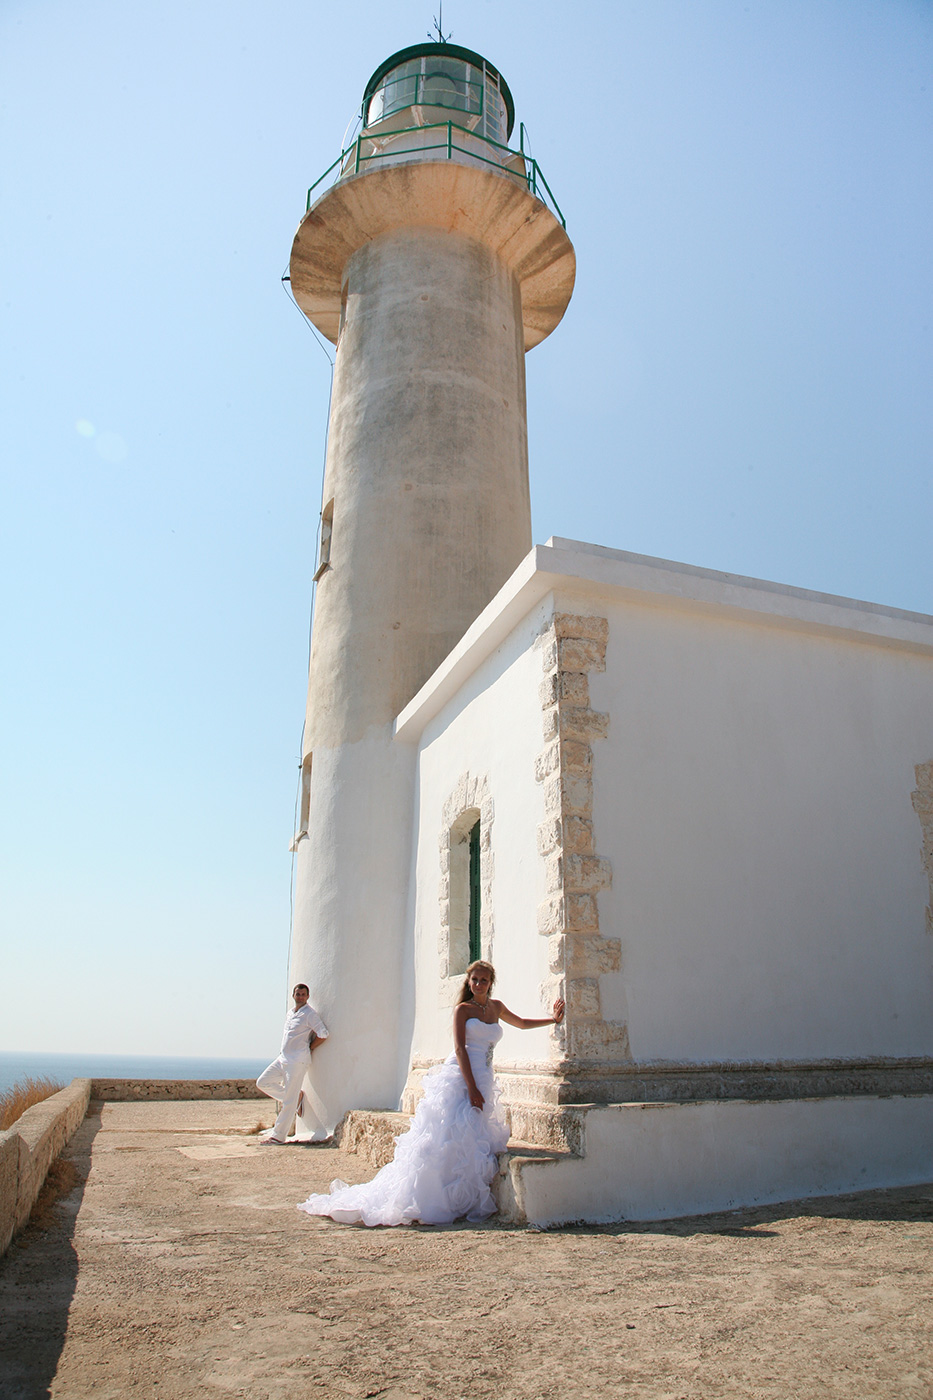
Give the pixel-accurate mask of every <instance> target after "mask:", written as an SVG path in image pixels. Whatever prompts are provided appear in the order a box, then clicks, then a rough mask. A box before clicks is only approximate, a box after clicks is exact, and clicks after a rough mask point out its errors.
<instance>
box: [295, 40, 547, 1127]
mask: <svg viewBox="0 0 933 1400" xmlns="http://www.w3.org/2000/svg"><path fill="white" fill-rule="evenodd" d="M513 124H514V107H513V102H512V97H511V94H510V92H509V89H508V87H507V85H506V83H505V81H504V80H503V79H502V77H501V76H500V74H499V73H498V72H497V71H496V69H495V68H493V67H492V65H491V64H490V63H488V62H487V61H486V60H485V59H484V58H483V57H481V55H479V54H477V53H473V52H471V51H470V50H469V49H464V48H460V47H458V46H456V45H453V44H448V43H443V42H441V43H424V44H419V45H416V46H415V47H413V48H409V49H404V50H402V51H401V52H400V53H397V54H394V55H393V56H392V57H391V58H389V59H387V60H386V61H385V62H384V63H383V64H381V65H380V67H379V68H378V69H377V70H376V72H375V73H374V74H373V76H372V77H371V78H370V80H369V82H368V83H367V85H366V90H365V93H364V96H363V108H362V128H361V132H360V135H359V136H358V138H357V139H356V140H355V141H354V142H353V144H352V145H351V146H350V147H349V148H348V149H347V150H345V151H343V152H342V153H341V156H340V158H339V159H338V161H337V162H335V165H334V166H333V167H332V168H331V170H330V171H329V172H327V175H325V176H324V177H322V180H321V181H319V182H318V185H317V186H315V187H312V190H311V191H310V192H309V197H308V198H309V205H308V211H307V213H306V215H305V217H304V218H303V219H302V221H301V224H300V225H299V228H298V232H297V234H296V235H295V241H294V245H293V247H292V255H291V269H290V271H291V287H292V292H293V293H294V296H295V298H296V300H297V302H298V305H299V306H300V307H301V309H302V311H303V312H304V313H305V315H306V316H307V317H308V318H309V320H311V321H312V322H313V324H314V325H315V326H316V327H317V328H318V330H319V331H320V332H321V333H322V334H323V335H324V336H326V337H327V338H328V339H329V340H330V341H332V342H333V343H334V344H335V345H336V347H337V351H336V361H335V366H334V384H333V395H332V400H331V410H330V427H329V436H328V448H327V459H326V466H325V475H324V492H323V502H322V511H321V547H320V555H319V558H318V560H317V561H316V572H315V578H316V580H317V594H316V600H315V615H314V630H313V636H312V646H311V664H310V678H309V686H308V706H307V716H306V723H305V731H304V753H303V757H302V774H303V785H302V799H301V822H300V829H299V832H298V833H297V834H296V845H295V850H296V862H297V864H296V886H295V888H296V897H295V915H294V933H293V940H292V965H291V977H292V981H293V982H294V981H298V980H301V981H306V982H308V984H309V985H310V987H311V991H312V1001H313V1002H314V1003H315V1005H317V1006H318V1008H319V1009H320V1011H321V1013H322V1015H323V1017H324V1019H325V1021H326V1022H327V1024H328V1027H329V1029H330V1032H331V1035H330V1039H329V1041H328V1042H327V1044H326V1045H324V1046H322V1047H321V1049H320V1051H319V1052H318V1054H317V1055H316V1057H315V1065H314V1075H313V1086H311V1085H310V1084H309V1085H306V1086H305V1087H306V1104H307V1109H306V1111H305V1116H304V1117H303V1119H302V1121H301V1122H300V1124H299V1131H304V1132H309V1131H320V1130H321V1129H324V1130H327V1131H330V1130H332V1129H333V1127H334V1124H335V1123H336V1122H337V1121H338V1120H339V1118H340V1117H341V1116H342V1114H343V1113H344V1112H345V1111H346V1110H347V1109H348V1108H352V1107H368V1108H394V1107H395V1106H396V1104H397V1102H398V1097H399V1093H400V1091H401V1087H402V1085H403V1083H404V1080H405V1074H406V1071H407V1061H408V1048H409V1036H410V1024H411V1016H412V1011H413V996H414V991H413V976H412V969H411V967H410V965H409V964H410V958H411V949H410V935H409V932H408V922H409V916H408V890H409V878H410V866H411V861H412V855H411V851H412V845H411V827H412V819H413V812H412V804H413V791H414V783H413V777H414V755H413V752H412V751H411V749H410V748H409V747H408V746H407V745H405V744H404V743H402V742H400V741H398V740H396V739H395V737H394V721H395V717H396V715H397V714H398V713H399V711H400V710H401V709H403V707H404V706H405V705H406V704H407V703H408V701H409V700H410V699H411V698H412V696H413V695H414V694H415V693H416V692H417V691H418V689H419V688H420V687H421V686H422V685H423V684H424V682H425V681H426V680H427V679H428V677H429V676H430V675H431V674H432V672H433V671H434V670H435V669H436V668H437V666H438V665H439V664H440V663H441V662H442V661H443V660H444V658H445V656H446V655H447V653H448V652H449V651H450V649H451V648H452V647H453V646H454V645H455V644H456V642H457V641H458V640H459V639H460V637H461V636H462V635H463V633H464V632H465V630H466V629H467V627H469V625H470V623H471V622H472V621H473V620H474V619H475V618H476V617H477V616H478V614H479V613H480V612H481V611H482V609H483V608H484V607H485V605H486V604H487V603H488V602H489V600H490V599H491V598H492V597H493V595H494V594H495V593H496V591H497V590H498V589H499V588H500V587H501V585H502V584H503V583H504V582H505V580H506V579H507V578H508V577H509V575H510V574H511V573H512V571H513V570H514V569H515V568H516V566H517V565H518V564H519V563H520V561H521V560H522V558H523V557H524V556H525V554H526V553H527V552H528V550H529V549H530V547H531V513H530V504H529V493H528V453H527V429H526V416H525V368H524V355H525V351H526V350H528V349H530V348H531V347H533V346H535V345H537V344H538V343H539V342H540V341H541V340H543V339H544V338H545V336H547V335H548V334H550V332H551V331H552V330H553V329H554V327H555V326H556V325H557V323H558V321H559V320H560V318H561V316H562V315H563V313H564V311H565V309H566V307H567V303H568V301H569V299H570V294H571V291H572V288H573V278H574V254H573V248H572V246H571V243H570V240H569V239H568V237H567V234H566V232H565V229H564V225H563V220H562V218H561V216H560V212H559V210H558V209H557V207H556V205H555V204H554V201H553V198H552V197H551V195H550V191H549V190H548V187H547V185H546V184H545V183H544V181H543V177H542V176H541V173H540V171H539V169H538V167H537V164H536V163H535V162H534V161H532V160H531V159H530V158H528V157H527V156H526V155H525V154H524V152H523V151H522V150H521V149H518V150H515V149H511V148H510V145H509V139H510V137H511V134H512V128H513ZM328 177H333V183H332V184H331V185H330V187H329V188H326V184H327V179H328ZM320 191H323V193H321V192H320Z"/></svg>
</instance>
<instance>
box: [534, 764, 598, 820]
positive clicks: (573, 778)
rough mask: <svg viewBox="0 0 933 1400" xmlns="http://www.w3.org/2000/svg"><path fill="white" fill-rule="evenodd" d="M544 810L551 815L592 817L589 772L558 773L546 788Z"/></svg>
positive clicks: (591, 784)
mask: <svg viewBox="0 0 933 1400" xmlns="http://www.w3.org/2000/svg"><path fill="white" fill-rule="evenodd" d="M544 810H545V813H546V814H547V816H549V817H558V816H566V817H587V818H589V817H592V815H593V780H592V778H591V777H590V776H589V774H588V773H564V774H560V775H558V776H557V777H556V778H555V779H554V780H553V781H552V782H549V783H548V784H547V786H546V787H545V789H544Z"/></svg>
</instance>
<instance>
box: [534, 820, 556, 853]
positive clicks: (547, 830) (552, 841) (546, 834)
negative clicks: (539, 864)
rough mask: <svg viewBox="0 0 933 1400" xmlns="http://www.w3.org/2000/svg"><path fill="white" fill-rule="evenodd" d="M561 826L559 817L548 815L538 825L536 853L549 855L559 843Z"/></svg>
mask: <svg viewBox="0 0 933 1400" xmlns="http://www.w3.org/2000/svg"><path fill="white" fill-rule="evenodd" d="M561 835H562V826H561V820H560V817H550V818H549V819H548V820H547V821H546V822H541V824H540V825H539V827H538V831H537V837H538V855H539V856H546V855H550V853H551V851H554V850H556V849H557V847H558V846H559V845H561Z"/></svg>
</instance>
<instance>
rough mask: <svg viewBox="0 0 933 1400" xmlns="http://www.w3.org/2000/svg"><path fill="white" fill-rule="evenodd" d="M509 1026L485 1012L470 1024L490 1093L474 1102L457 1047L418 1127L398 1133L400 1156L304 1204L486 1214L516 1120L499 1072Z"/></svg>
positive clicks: (426, 1216)
mask: <svg viewBox="0 0 933 1400" xmlns="http://www.w3.org/2000/svg"><path fill="white" fill-rule="evenodd" d="M501 1038H502V1027H501V1026H500V1025H498V1024H497V1023H492V1024H487V1023H486V1022H485V1021H482V1020H480V1019H479V1017H477V1016H474V1017H471V1018H470V1020H468V1021H467V1023H466V1049H467V1054H468V1055H469V1057H470V1065H471V1067H472V1069H473V1078H474V1079H475V1080H476V1087H477V1088H478V1089H479V1091H480V1093H481V1094H482V1096H483V1099H484V1100H485V1102H484V1104H483V1107H482V1109H478V1108H473V1107H472V1106H471V1104H470V1099H469V1095H468V1093H467V1086H466V1081H465V1080H464V1078H463V1075H462V1074H461V1072H460V1066H459V1065H458V1064H457V1057H456V1055H455V1054H451V1055H448V1057H447V1059H446V1060H445V1061H444V1063H443V1064H442V1065H438V1066H437V1067H436V1068H435V1069H432V1070H429V1071H428V1073H427V1074H426V1075H425V1078H424V1097H423V1098H422V1100H421V1102H420V1103H419V1104H418V1108H417V1111H416V1113H415V1116H414V1118H413V1119H412V1124H411V1127H410V1128H409V1129H408V1131H407V1132H406V1133H403V1134H402V1135H401V1136H400V1137H398V1138H396V1139H395V1156H394V1157H393V1158H392V1161H391V1162H389V1164H388V1166H385V1167H383V1168H382V1170H381V1171H380V1172H377V1174H376V1175H375V1176H374V1177H373V1179H372V1181H367V1182H365V1183H364V1184H363V1185H362V1186H348V1185H347V1184H346V1182H344V1181H333V1182H331V1187H330V1194H329V1195H318V1196H309V1197H308V1199H307V1200H306V1201H304V1202H303V1203H302V1204H301V1205H300V1206H299V1207H298V1209H299V1210H305V1211H307V1212H308V1214H309V1215H329V1216H330V1217H331V1219H333V1220H339V1221H342V1222H345V1223H347V1224H357V1223H359V1222H362V1224H364V1225H408V1224H410V1223H411V1222H412V1221H414V1220H419V1221H421V1223H422V1224H423V1225H442V1224H443V1225H446V1224H449V1223H450V1222H451V1221H452V1220H459V1219H460V1218H461V1217H462V1216H466V1218H467V1220H485V1219H486V1217H487V1216H488V1215H493V1214H494V1213H495V1210H496V1204H495V1201H494V1200H493V1197H492V1192H491V1191H490V1189H489V1187H490V1184H491V1182H492V1180H493V1177H494V1176H495V1174H496V1170H497V1163H496V1154H497V1153H499V1152H502V1151H503V1150H504V1149H505V1145H506V1143H507V1142H508V1140H509V1127H508V1123H507V1122H506V1120H505V1114H504V1112H503V1109H502V1108H501V1106H500V1103H499V1089H498V1086H497V1084H496V1081H495V1079H494V1078H493V1073H492V1052H493V1049H494V1047H495V1045H496V1044H497V1042H498V1041H499V1040H500V1039H501Z"/></svg>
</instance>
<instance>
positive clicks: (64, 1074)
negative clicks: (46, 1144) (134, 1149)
mask: <svg viewBox="0 0 933 1400" xmlns="http://www.w3.org/2000/svg"><path fill="white" fill-rule="evenodd" d="M267 1063H268V1061H267V1060H250V1059H207V1058H204V1057H202V1056H184V1055H91V1054H88V1055H54V1054H49V1053H41V1052H38V1051H37V1052H35V1053H29V1052H27V1051H25V1050H23V1051H13V1050H9V1051H0V1093H4V1092H5V1091H6V1090H7V1089H10V1088H12V1086H13V1085H14V1084H16V1083H17V1082H18V1081H19V1080H21V1079H53V1080H56V1081H57V1082H58V1083H59V1084H70V1083H71V1081H72V1079H255V1078H256V1076H257V1075H258V1074H261V1073H262V1071H263V1070H264V1069H265V1067H266V1064H267Z"/></svg>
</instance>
